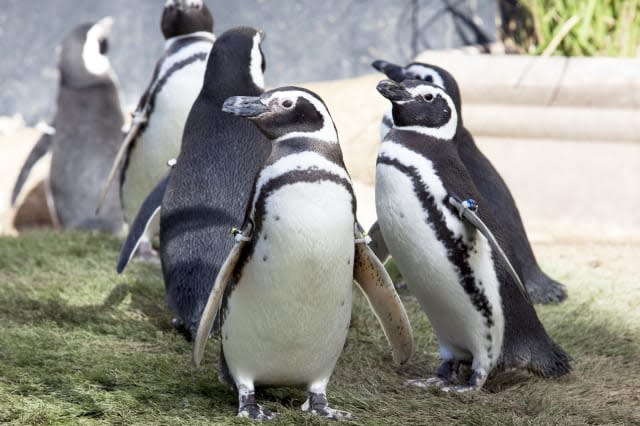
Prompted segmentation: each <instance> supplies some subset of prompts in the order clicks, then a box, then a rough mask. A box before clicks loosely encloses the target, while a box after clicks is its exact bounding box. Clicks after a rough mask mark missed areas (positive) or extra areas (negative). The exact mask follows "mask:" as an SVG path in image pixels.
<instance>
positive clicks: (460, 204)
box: [449, 197, 531, 303]
mask: <svg viewBox="0 0 640 426" xmlns="http://www.w3.org/2000/svg"><path fill="white" fill-rule="evenodd" d="M449 203H450V204H451V205H452V206H453V207H454V208H455V209H456V210H458V213H459V214H460V217H463V218H465V219H466V220H467V222H468V223H470V224H471V225H473V226H474V227H475V228H476V229H477V230H478V231H479V232H480V233H481V234H482V235H484V236H485V238H486V239H487V241H489V245H491V249H492V250H493V251H494V252H495V253H496V254H497V255H498V257H500V259H501V260H502V261H503V262H504V264H505V266H506V268H507V272H508V273H509V275H511V278H513V280H514V281H515V283H516V285H517V286H518V289H519V290H520V293H522V295H523V296H524V298H525V299H526V300H527V301H528V302H529V303H531V299H530V298H529V292H528V291H527V290H526V289H525V287H524V283H523V282H522V280H521V279H520V276H519V275H518V272H517V271H516V270H515V268H514V267H513V265H512V264H511V262H510V261H509V258H508V257H507V255H506V254H505V252H504V250H502V247H500V244H499V243H498V240H497V239H496V237H495V236H494V235H493V233H492V232H491V231H490V230H489V228H488V227H487V225H485V223H484V222H483V221H482V219H480V217H478V215H477V214H476V213H475V210H477V204H476V203H475V201H474V200H472V199H469V200H465V201H459V200H457V199H456V198H455V197H449Z"/></svg>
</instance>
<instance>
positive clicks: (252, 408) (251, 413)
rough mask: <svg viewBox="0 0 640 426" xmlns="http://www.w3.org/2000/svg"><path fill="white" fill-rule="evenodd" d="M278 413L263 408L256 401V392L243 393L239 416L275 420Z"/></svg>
mask: <svg viewBox="0 0 640 426" xmlns="http://www.w3.org/2000/svg"><path fill="white" fill-rule="evenodd" d="M276 415H277V414H276V413H273V412H271V411H269V410H267V409H266V408H262V407H261V406H260V405H259V404H258V403H257V402H256V394H255V393H254V392H250V393H248V394H246V395H242V397H241V398H240V408H238V417H244V418H247V419H251V420H273V419H275V417H276Z"/></svg>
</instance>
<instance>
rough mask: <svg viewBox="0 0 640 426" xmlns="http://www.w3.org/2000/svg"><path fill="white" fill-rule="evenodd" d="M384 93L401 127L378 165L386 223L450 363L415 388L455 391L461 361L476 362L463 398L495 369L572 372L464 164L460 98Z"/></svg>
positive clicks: (394, 87) (407, 86)
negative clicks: (459, 145) (459, 137)
mask: <svg viewBox="0 0 640 426" xmlns="http://www.w3.org/2000/svg"><path fill="white" fill-rule="evenodd" d="M377 89H378V91H379V92H380V93H381V94H382V95H383V96H384V97H386V98H387V99H389V100H390V101H391V103H392V106H393V121H394V126H393V127H392V129H391V130H390V131H389V132H388V133H387V135H386V137H385V139H384V140H383V141H382V145H381V146H380V151H379V154H378V160H377V167H376V211H377V214H378V221H379V222H378V223H379V226H380V229H381V231H382V235H383V237H384V241H385V242H386V243H387V246H388V247H389V250H390V252H391V254H392V256H393V258H394V260H395V262H396V264H397V265H398V268H399V269H400V272H402V274H403V275H404V277H405V278H406V280H407V286H408V287H409V289H410V290H411V292H412V293H413V294H414V295H415V296H416V297H417V299H418V301H419V303H420V305H421V306H422V308H423V310H424V311H425V313H426V314H427V316H428V318H429V321H430V322H431V325H432V326H433V329H434V331H435V334H436V336H437V338H438V342H439V345H440V355H441V357H442V359H443V363H442V365H441V367H440V369H439V370H438V377H437V378H435V379H430V380H427V381H423V380H418V381H413V383H415V384H417V385H423V386H424V385H425V384H437V385H440V386H444V387H445V389H447V388H448V385H449V384H456V382H457V373H458V371H457V370H458V367H459V365H460V363H470V364H471V368H472V371H473V374H472V375H471V378H470V379H469V381H468V383H467V385H464V386H457V387H456V388H455V389H456V390H459V391H464V390H470V389H479V388H480V387H482V385H483V384H484V382H485V380H486V379H487V377H488V375H489V374H490V373H491V372H492V371H493V370H495V369H504V368H524V369H526V370H528V371H530V372H532V373H534V374H537V375H540V376H543V377H558V376H562V375H564V374H567V373H568V372H569V371H570V369H571V366H570V363H569V361H570V357H569V356H568V355H567V354H566V353H565V352H564V351H563V350H562V349H561V348H560V347H559V346H558V345H557V344H556V343H555V342H554V341H553V340H552V339H551V338H550V337H549V336H548V335H547V333H546V331H545V329H544V327H543V326H542V324H541V323H540V321H539V319H538V317H537V315H536V312H535V310H534V308H533V305H532V304H531V302H530V301H529V299H528V297H527V292H526V291H525V289H524V287H519V285H518V284H520V285H522V284H521V282H520V280H519V279H518V276H519V275H520V274H521V270H520V268H519V265H518V264H517V263H515V264H514V265H513V266H512V265H511V263H510V261H509V260H508V259H511V258H513V253H514V250H513V247H512V245H511V238H510V235H509V234H508V232H506V231H505V228H504V227H502V226H501V223H500V222H499V219H497V218H496V217H495V216H494V215H493V213H492V211H491V209H488V208H486V209H485V208H483V206H484V205H485V204H487V201H486V199H485V198H484V196H483V194H482V193H481V192H480V191H479V190H478V189H477V188H476V186H475V184H474V181H473V179H472V177H471V175H470V173H469V172H468V171H467V168H466V167H465V165H464V163H463V162H462V161H461V160H460V156H459V154H458V150H457V148H456V146H455V139H454V137H455V135H456V134H457V132H458V125H459V124H460V121H459V112H458V110H457V106H456V103H455V102H454V100H453V98H452V97H451V96H449V94H448V93H447V92H446V91H445V90H444V89H443V88H442V87H440V86H436V85H433V84H430V83H426V82H422V81H419V80H405V81H404V82H403V83H396V82H393V81H390V80H385V81H382V82H380V83H379V84H378V87H377ZM476 203H477V204H476ZM461 206H466V207H469V206H476V207H477V206H479V208H478V209H477V215H476V214H472V215H471V216H473V218H475V219H477V220H469V219H468V216H469V215H470V213H469V212H468V211H467V210H468V208H461ZM485 225H486V226H485ZM487 228H488V230H491V231H488V230H487ZM494 238H495V240H497V243H496V244H492V240H493V239H494ZM500 247H501V249H500ZM511 269H515V271H514V272H513V274H512V273H510V270H511Z"/></svg>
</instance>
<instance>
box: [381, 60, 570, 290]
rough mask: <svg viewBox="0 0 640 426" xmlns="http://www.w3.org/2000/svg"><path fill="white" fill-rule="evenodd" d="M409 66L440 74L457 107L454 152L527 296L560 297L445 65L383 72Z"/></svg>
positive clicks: (404, 75) (394, 75)
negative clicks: (504, 242)
mask: <svg viewBox="0 0 640 426" xmlns="http://www.w3.org/2000/svg"><path fill="white" fill-rule="evenodd" d="M412 66H415V67H428V68H430V69H432V70H433V71H434V72H435V73H437V74H438V75H439V76H440V77H441V78H442V81H443V84H444V88H445V90H446V91H447V93H448V94H449V96H450V97H451V99H452V100H453V102H454V104H455V106H456V108H457V110H458V131H457V133H456V135H455V137H454V140H453V142H454V144H455V146H456V149H457V151H458V155H459V156H460V159H461V160H462V163H463V164H464V166H465V167H466V169H467V170H468V171H469V174H470V176H471V179H472V180H473V183H474V184H475V186H476V188H477V189H478V191H479V192H480V193H481V194H482V195H483V196H484V198H485V200H486V202H487V205H486V206H485V209H489V210H490V211H491V213H492V214H493V216H494V217H496V219H497V220H498V221H499V222H500V224H501V226H502V227H503V229H504V231H505V233H506V234H507V235H509V237H510V239H511V243H512V245H513V256H512V257H511V262H513V263H517V264H518V265H519V268H520V271H521V273H522V275H521V276H522V278H523V281H524V284H525V287H526V288H527V291H528V292H529V295H530V297H531V299H532V300H533V301H534V302H535V303H549V302H553V301H562V300H564V299H565V298H566V297H567V294H566V289H565V288H564V285H562V284H561V283H559V282H557V281H555V280H553V279H551V278H550V277H549V276H548V275H547V274H545V273H544V272H543V271H542V269H541V268H540V266H539V265H538V261H537V260H536V257H535V254H534V253H533V249H532V248H531V244H530V243H529V239H528V237H527V233H526V231H525V229H524V225H523V223H522V218H521V217H520V212H519V211H518V207H517V206H516V202H515V200H514V198H513V195H512V194H511V191H509V188H508V187H507V184H506V183H505V181H504V179H503V178H502V176H500V173H498V171H497V170H496V168H495V167H494V166H493V164H491V162H490V161H489V159H488V158H487V157H486V156H485V155H484V154H483V153H482V151H480V149H479V148H478V146H477V145H476V143H475V141H474V139H473V136H472V135H471V133H470V132H469V131H468V130H467V129H466V128H465V127H464V124H463V121H462V97H461V94H460V88H459V86H458V83H457V81H456V80H455V78H454V77H453V76H452V75H451V74H450V73H449V72H448V71H446V70H445V69H443V68H441V67H438V66H436V65H431V64H424V63H420V62H412V63H410V64H409V65H407V66H405V67H389V72H386V75H387V76H388V77H389V78H390V79H392V80H394V81H396V82H399V83H400V82H402V81H403V80H405V79H408V78H415V79H418V78H419V76H418V75H417V74H415V73H411V72H408V71H407V70H409V69H410V68H411V67H412ZM424 81H427V82H429V83H434V81H433V78H432V77H431V76H430V75H427V76H426V78H425V80H424Z"/></svg>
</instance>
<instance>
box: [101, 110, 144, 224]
mask: <svg viewBox="0 0 640 426" xmlns="http://www.w3.org/2000/svg"><path fill="white" fill-rule="evenodd" d="M146 122H147V113H146V109H143V110H138V111H136V113H135V114H134V116H133V119H132V120H131V126H130V127H129V130H128V131H127V134H126V136H125V137H124V139H123V141H122V144H121V145H120V148H119V149H118V152H117V154H116V157H115V159H114V160H113V164H112V165H111V170H110V171H109V175H108V177H107V180H106V181H105V183H104V186H103V187H102V191H101V192H100V197H99V198H98V204H97V205H96V214H98V213H100V209H101V208H102V204H103V203H104V200H105V198H106V196H107V192H109V187H110V186H111V182H113V178H114V177H115V175H116V172H117V171H118V169H119V167H120V163H122V160H123V158H125V155H126V154H127V153H128V152H129V147H130V146H131V144H132V143H133V141H135V140H136V138H137V137H138V135H139V134H140V131H141V130H142V128H143V126H144V124H146Z"/></svg>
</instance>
